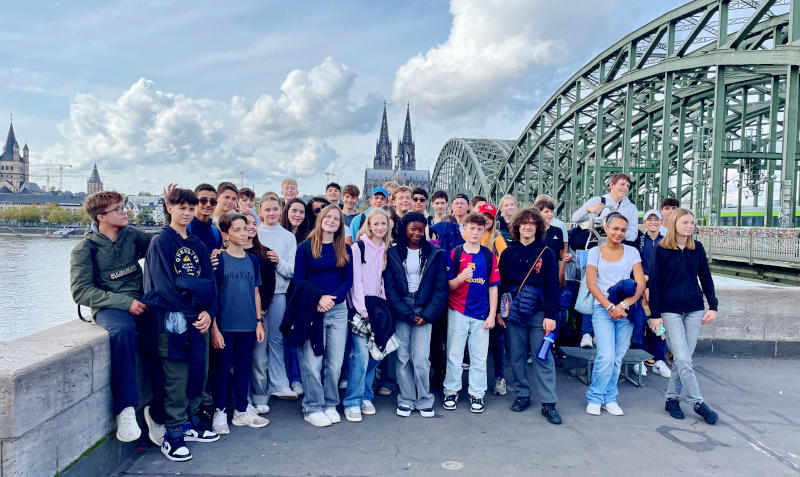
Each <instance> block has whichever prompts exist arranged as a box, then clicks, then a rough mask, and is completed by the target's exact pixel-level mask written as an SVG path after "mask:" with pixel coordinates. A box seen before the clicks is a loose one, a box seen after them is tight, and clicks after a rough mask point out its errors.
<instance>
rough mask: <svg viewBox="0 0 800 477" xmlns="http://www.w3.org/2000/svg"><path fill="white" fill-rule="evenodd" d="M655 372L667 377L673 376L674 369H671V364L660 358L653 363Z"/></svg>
mask: <svg viewBox="0 0 800 477" xmlns="http://www.w3.org/2000/svg"><path fill="white" fill-rule="evenodd" d="M653 372H654V373H656V374H659V375H661V376H663V377H665V378H671V377H672V371H670V369H669V366H667V363H665V362H663V361H661V360H660V359H659V360H658V361H656V362H655V363H654V364H653Z"/></svg>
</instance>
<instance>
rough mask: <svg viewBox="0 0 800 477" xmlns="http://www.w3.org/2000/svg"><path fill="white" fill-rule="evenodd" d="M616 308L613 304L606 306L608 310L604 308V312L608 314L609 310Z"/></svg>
mask: <svg viewBox="0 0 800 477" xmlns="http://www.w3.org/2000/svg"><path fill="white" fill-rule="evenodd" d="M616 307H617V305H615V304H613V303H612V304H610V305H608V308H606V311H607V312H609V313H611V310H613V309H614V308H616Z"/></svg>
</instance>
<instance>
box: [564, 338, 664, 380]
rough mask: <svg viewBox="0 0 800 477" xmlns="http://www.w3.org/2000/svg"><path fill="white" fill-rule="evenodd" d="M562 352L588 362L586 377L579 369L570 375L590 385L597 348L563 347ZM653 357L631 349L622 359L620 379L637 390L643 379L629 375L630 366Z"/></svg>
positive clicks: (571, 371) (572, 371)
mask: <svg viewBox="0 0 800 477" xmlns="http://www.w3.org/2000/svg"><path fill="white" fill-rule="evenodd" d="M561 351H563V352H564V354H565V355H567V356H572V357H573V358H576V359H578V360H586V375H585V376H584V375H583V372H582V371H583V370H579V369H577V368H576V369H572V370H570V374H572V375H573V376H575V377H576V378H578V379H580V380H581V381H582V382H583V384H585V385H587V386H588V385H589V384H590V383H591V382H592V367H593V366H594V360H595V358H596V357H597V349H596V348H578V347H576V346H568V347H562V348H561ZM652 357H653V355H651V354H650V353H648V352H647V351H645V350H641V349H629V350H628V352H627V353H625V356H623V357H622V367H621V369H620V377H621V378H625V379H626V380H628V381H629V382H630V383H631V384H633V385H634V386H636V387H637V388H638V387H640V386H641V385H642V377H641V376H640V375H638V374H636V373H633V374H634V376H636V379H634V378H633V377H631V375H630V374H629V373H628V371H629V369H630V366H631V365H633V364H636V363H643V362H644V361H647V360H648V359H651V358H652Z"/></svg>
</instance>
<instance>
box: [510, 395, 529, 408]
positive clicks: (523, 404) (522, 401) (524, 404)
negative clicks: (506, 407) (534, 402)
mask: <svg viewBox="0 0 800 477" xmlns="http://www.w3.org/2000/svg"><path fill="white" fill-rule="evenodd" d="M529 407H531V398H529V397H518V398H517V399H515V400H514V404H512V405H511V410H512V411H514V412H522V411H524V410H525V409H528V408H529Z"/></svg>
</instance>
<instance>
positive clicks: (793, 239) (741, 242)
mask: <svg viewBox="0 0 800 477" xmlns="http://www.w3.org/2000/svg"><path fill="white" fill-rule="evenodd" d="M702 229H705V230H702ZM702 229H701V230H700V231H698V232H697V233H696V235H695V237H697V238H698V239H699V240H700V241H701V242H702V243H703V246H704V247H705V249H706V253H707V254H708V256H709V258H714V257H717V258H720V259H724V258H726V257H728V258H738V259H745V260H746V261H747V263H749V264H750V265H752V264H754V263H762V264H765V263H773V264H776V265H781V264H788V265H792V266H799V267H800V238H798V237H797V235H796V234H797V231H794V235H792V236H786V235H785V234H781V236H764V235H758V234H757V233H753V231H750V232H751V233H750V234H747V235H744V234H738V233H736V232H738V231H739V230H741V229H734V230H731V231H723V229H719V228H717V229H714V228H711V227H703V228H702ZM726 232H727V233H726Z"/></svg>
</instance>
